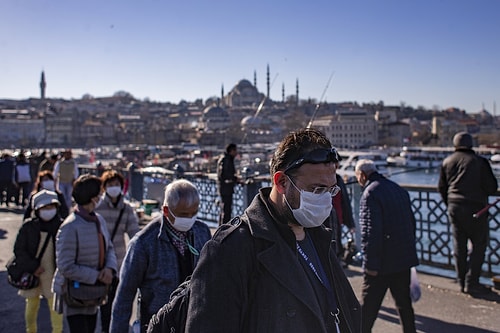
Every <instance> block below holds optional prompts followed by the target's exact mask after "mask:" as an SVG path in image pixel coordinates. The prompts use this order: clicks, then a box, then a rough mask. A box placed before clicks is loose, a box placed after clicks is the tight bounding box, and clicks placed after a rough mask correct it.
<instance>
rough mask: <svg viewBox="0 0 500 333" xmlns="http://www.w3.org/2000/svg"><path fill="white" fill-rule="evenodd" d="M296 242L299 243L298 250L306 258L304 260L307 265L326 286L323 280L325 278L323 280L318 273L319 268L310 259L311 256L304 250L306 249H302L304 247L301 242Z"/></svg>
mask: <svg viewBox="0 0 500 333" xmlns="http://www.w3.org/2000/svg"><path fill="white" fill-rule="evenodd" d="M296 244H297V251H298V252H299V254H300V255H301V256H302V258H304V261H305V262H306V264H307V266H309V268H310V269H311V270H312V271H313V273H314V275H316V277H317V278H318V280H319V282H321V284H322V285H323V286H325V287H326V285H325V283H324V282H323V280H321V277H320V276H319V274H318V270H317V269H316V267H314V264H313V263H312V261H311V259H309V256H308V255H307V254H306V253H305V252H304V250H302V248H301V247H300V245H299V242H296Z"/></svg>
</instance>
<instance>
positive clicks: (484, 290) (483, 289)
mask: <svg viewBox="0 0 500 333" xmlns="http://www.w3.org/2000/svg"><path fill="white" fill-rule="evenodd" d="M490 293H492V291H491V287H488V286H485V285H483V284H480V283H478V284H473V285H470V286H467V294H470V295H485V294H490Z"/></svg>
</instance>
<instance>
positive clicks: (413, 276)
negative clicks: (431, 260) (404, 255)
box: [410, 267, 422, 303]
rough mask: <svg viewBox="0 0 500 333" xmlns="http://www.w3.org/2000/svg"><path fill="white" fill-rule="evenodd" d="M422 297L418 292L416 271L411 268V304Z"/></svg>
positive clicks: (419, 291) (418, 284)
mask: <svg viewBox="0 0 500 333" xmlns="http://www.w3.org/2000/svg"><path fill="white" fill-rule="evenodd" d="M420 296H422V291H421V290H420V283H419V282H418V276H417V269H416V268H415V267H412V268H411V269H410V298H411V301H412V302H413V303H415V302H417V301H418V300H419V299H420Z"/></svg>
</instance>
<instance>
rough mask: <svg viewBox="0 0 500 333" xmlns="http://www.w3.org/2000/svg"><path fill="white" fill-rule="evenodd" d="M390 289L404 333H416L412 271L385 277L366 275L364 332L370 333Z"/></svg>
mask: <svg viewBox="0 0 500 333" xmlns="http://www.w3.org/2000/svg"><path fill="white" fill-rule="evenodd" d="M387 289H389V290H390V291H391V295H392V298H393V299H394V302H395V303H396V309H397V311H398V314H399V318H400V321H401V325H402V326H403V332H404V333H415V332H416V328H415V313H414V312H413V306H412V304H411V298H410V269H406V270H404V271H401V272H397V273H393V274H385V275H377V276H371V275H368V274H365V275H364V278H363V289H362V297H363V305H362V306H361V312H362V313H363V319H362V323H361V326H362V331H363V333H369V332H371V331H372V327H373V324H374V323H375V320H376V319H377V315H378V312H379V310H380V306H381V305H382V301H383V300H384V296H385V293H386V291H387Z"/></svg>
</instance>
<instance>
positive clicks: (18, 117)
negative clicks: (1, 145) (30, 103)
mask: <svg viewBox="0 0 500 333" xmlns="http://www.w3.org/2000/svg"><path fill="white" fill-rule="evenodd" d="M0 118H1V119H2V121H1V122H0V133H2V141H3V142H12V143H16V145H18V146H21V147H26V146H38V145H40V144H42V143H43V141H44V137H45V126H44V121H43V118H41V117H39V116H38V115H36V114H33V112H30V111H29V110H26V109H24V110H12V109H10V110H9V109H3V110H0Z"/></svg>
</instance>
